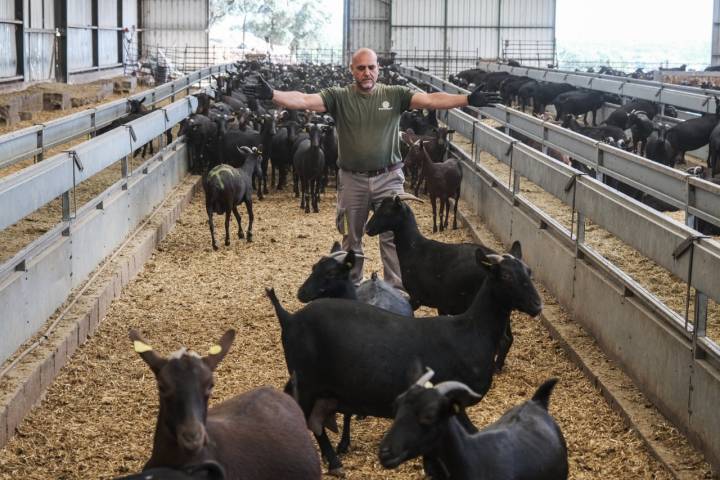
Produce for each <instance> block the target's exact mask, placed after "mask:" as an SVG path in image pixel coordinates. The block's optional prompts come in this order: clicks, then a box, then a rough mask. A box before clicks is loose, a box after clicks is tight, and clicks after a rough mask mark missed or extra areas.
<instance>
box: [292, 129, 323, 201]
mask: <svg viewBox="0 0 720 480" xmlns="http://www.w3.org/2000/svg"><path fill="white" fill-rule="evenodd" d="M308 134H309V137H308V138H304V139H302V140H300V141H299V143H298V144H297V148H296V150H295V153H294V154H293V166H294V168H295V175H297V177H298V180H299V182H300V196H301V198H300V208H304V209H305V213H310V203H311V202H312V208H313V212H315V213H317V212H319V211H320V210H319V208H318V202H319V201H320V186H321V182H322V175H323V173H324V171H325V152H323V149H322V127H321V126H320V125H318V124H311V125H310V127H309V129H308Z"/></svg>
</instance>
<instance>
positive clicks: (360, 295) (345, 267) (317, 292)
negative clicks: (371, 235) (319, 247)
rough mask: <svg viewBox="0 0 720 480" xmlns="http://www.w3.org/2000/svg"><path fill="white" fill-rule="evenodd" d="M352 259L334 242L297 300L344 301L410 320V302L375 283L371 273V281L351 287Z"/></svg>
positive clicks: (382, 283)
mask: <svg viewBox="0 0 720 480" xmlns="http://www.w3.org/2000/svg"><path fill="white" fill-rule="evenodd" d="M356 256H357V254H356V253H355V252H353V251H352V250H351V251H349V252H346V251H344V250H342V249H341V247H340V243H338V242H335V243H334V244H333V246H332V248H331V249H330V254H329V255H327V256H325V257H322V258H321V259H320V260H319V261H318V262H317V263H316V264H315V265H313V267H312V272H311V273H310V276H309V277H308V278H307V279H306V280H305V282H304V283H303V284H302V286H301V287H300V289H299V290H298V294H297V297H298V300H300V301H301V302H303V303H307V302H310V301H312V300H317V299H318V298H346V299H349V300H358V301H360V302H363V303H367V304H368V305H374V306H376V307H378V308H382V309H383V310H387V311H388V312H393V313H397V314H398V315H403V316H406V317H412V316H413V310H412V307H410V302H408V301H407V300H406V299H405V297H403V296H402V295H401V294H400V293H398V291H397V289H395V288H394V287H392V286H391V285H390V284H388V283H387V282H384V281H382V280H380V279H378V278H377V274H375V273H373V277H372V278H371V279H369V280H365V281H363V282H362V283H361V284H360V285H358V286H357V287H356V286H355V284H354V283H353V281H352V280H351V279H350V270H352V268H353V266H354V265H355V258H356Z"/></svg>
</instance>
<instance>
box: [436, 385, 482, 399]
mask: <svg viewBox="0 0 720 480" xmlns="http://www.w3.org/2000/svg"><path fill="white" fill-rule="evenodd" d="M435 390H437V391H438V392H439V393H440V394H441V395H443V396H444V395H447V394H448V393H449V392H452V391H454V390H463V391H465V392H467V394H468V395H470V396H471V397H473V399H475V400H480V399H482V398H483V396H482V395H480V394H479V393H476V392H474V391H473V389H472V388H470V387H468V386H467V385H465V384H464V383H462V382H457V381H455V380H448V381H447V382H440V383H438V384H437V385H435Z"/></svg>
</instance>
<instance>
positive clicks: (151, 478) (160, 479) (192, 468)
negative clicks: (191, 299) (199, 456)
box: [115, 462, 225, 480]
mask: <svg viewBox="0 0 720 480" xmlns="http://www.w3.org/2000/svg"><path fill="white" fill-rule="evenodd" d="M115 480H225V470H224V469H223V468H222V465H220V464H219V463H217V462H203V463H198V464H193V465H186V466H184V467H182V468H167V467H160V468H152V469H150V470H145V471H144V472H141V473H135V474H133V475H128V476H126V477H118V478H116V479H115Z"/></svg>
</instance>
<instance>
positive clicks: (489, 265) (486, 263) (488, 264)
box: [482, 262, 492, 267]
mask: <svg viewBox="0 0 720 480" xmlns="http://www.w3.org/2000/svg"><path fill="white" fill-rule="evenodd" d="M482 264H483V265H485V266H486V267H492V263H490V262H482Z"/></svg>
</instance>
